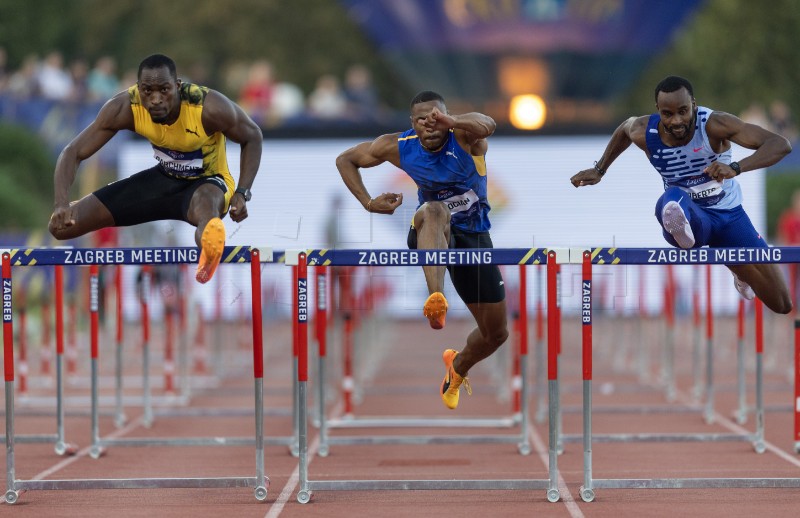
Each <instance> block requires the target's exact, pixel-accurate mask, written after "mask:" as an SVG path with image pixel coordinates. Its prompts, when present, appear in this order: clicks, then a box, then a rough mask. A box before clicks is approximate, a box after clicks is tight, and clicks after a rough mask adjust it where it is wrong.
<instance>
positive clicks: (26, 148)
mask: <svg viewBox="0 0 800 518" xmlns="http://www.w3.org/2000/svg"><path fill="white" fill-rule="evenodd" d="M0 156H2V157H3V161H2V163H0V221H2V222H3V227H4V228H5V229H6V230H12V229H17V230H22V229H25V230H31V229H41V228H42V227H43V226H44V225H43V223H42V222H47V220H48V218H49V217H50V209H49V207H51V206H52V201H53V187H52V186H53V169H54V167H55V163H54V162H53V159H52V157H51V155H50V150H49V149H48V148H47V146H46V145H45V143H44V142H42V141H41V140H40V139H39V138H38V137H37V136H36V135H34V134H32V133H30V132H29V131H28V130H27V129H25V128H23V127H20V126H11V125H7V124H0Z"/></svg>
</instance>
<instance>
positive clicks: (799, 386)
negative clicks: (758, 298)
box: [794, 318, 800, 453]
mask: <svg viewBox="0 0 800 518" xmlns="http://www.w3.org/2000/svg"><path fill="white" fill-rule="evenodd" d="M794 452H795V453H800V319H798V318H795V320H794Z"/></svg>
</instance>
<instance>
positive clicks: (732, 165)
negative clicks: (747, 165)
mask: <svg viewBox="0 0 800 518" xmlns="http://www.w3.org/2000/svg"><path fill="white" fill-rule="evenodd" d="M728 167H730V168H731V169H733V172H734V173H736V176H739V175H740V174H742V168H741V167H739V162H731V163H730V164H728Z"/></svg>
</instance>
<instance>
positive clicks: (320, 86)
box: [0, 47, 391, 128]
mask: <svg viewBox="0 0 800 518" xmlns="http://www.w3.org/2000/svg"><path fill="white" fill-rule="evenodd" d="M178 75H179V77H180V78H181V79H182V80H184V81H189V82H194V83H198V84H202V85H205V86H210V87H212V88H215V89H218V90H220V91H222V92H223V93H224V94H226V95H227V96H228V97H230V98H231V99H232V100H234V101H237V102H238V103H239V104H240V105H241V106H242V108H244V109H245V111H247V112H248V114H249V115H250V116H251V117H252V118H253V119H254V120H255V121H256V122H257V123H258V124H259V125H260V126H262V127H263V128H271V127H277V126H282V125H303V124H309V123H314V122H333V123H367V124H369V123H380V122H383V121H385V120H386V119H387V118H388V117H390V116H391V111H390V110H388V109H387V108H386V107H385V105H384V104H383V103H381V100H380V98H379V95H378V92H377V90H376V88H375V85H374V84H373V80H372V74H371V72H370V70H369V69H368V68H367V67H365V66H364V65H361V64H354V65H352V66H350V68H348V69H347V70H346V71H345V73H344V74H343V77H341V78H340V77H338V76H337V75H334V74H324V75H322V76H320V77H319V78H318V79H317V81H316V84H315V85H314V86H313V89H312V90H311V91H310V92H308V93H307V94H306V93H305V92H304V91H303V90H302V89H301V88H300V87H299V86H298V85H296V84H293V83H291V82H288V81H283V80H281V79H280V78H279V77H277V76H276V74H275V71H274V69H273V66H272V64H271V63H270V62H269V61H267V60H257V61H254V62H249V63H247V62H237V63H232V64H230V65H229V66H227V67H226V70H225V72H224V73H223V74H222V77H221V78H220V79H221V80H216V81H210V78H209V77H208V74H207V73H206V70H205V68H204V67H202V66H191V65H190V66H188V67H187V68H186V70H185V71H184V70H182V69H181V67H180V64H179V65H178ZM135 82H136V70H129V71H124V72H122V73H120V71H119V70H118V67H117V62H116V60H115V59H114V58H113V57H111V56H102V57H99V58H98V59H97V60H95V61H94V62H89V61H87V60H85V59H80V58H79V59H74V60H72V61H70V62H69V63H67V62H65V59H64V56H63V55H62V54H61V53H60V52H59V51H52V52H50V53H48V54H47V55H46V56H44V57H42V58H40V57H39V56H37V55H30V56H28V57H26V58H25V59H24V61H23V62H22V64H21V65H20V67H19V68H18V69H16V70H10V69H9V68H8V65H7V54H6V51H5V49H3V48H1V47H0V96H3V97H5V98H7V99H10V100H11V101H17V102H19V101H25V100H36V99H43V100H46V101H55V102H59V103H70V104H73V105H93V104H95V103H103V102H105V101H106V100H108V99H109V98H111V97H112V96H113V95H114V94H116V93H117V92H119V91H121V90H122V89H124V88H127V87H128V86H130V85H132V84H134V83H135ZM0 115H1V114H0Z"/></svg>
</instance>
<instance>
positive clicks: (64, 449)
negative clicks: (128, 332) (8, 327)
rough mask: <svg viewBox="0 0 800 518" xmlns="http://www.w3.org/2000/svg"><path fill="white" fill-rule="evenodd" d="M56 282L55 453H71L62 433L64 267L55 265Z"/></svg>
mask: <svg viewBox="0 0 800 518" xmlns="http://www.w3.org/2000/svg"><path fill="white" fill-rule="evenodd" d="M55 282H56V444H55V448H54V449H55V452H56V454H57V455H73V454H75V453H76V452H77V451H78V448H77V447H76V446H75V445H73V444H68V443H67V441H66V439H65V434H64V267H63V266H61V265H56V266H55Z"/></svg>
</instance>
